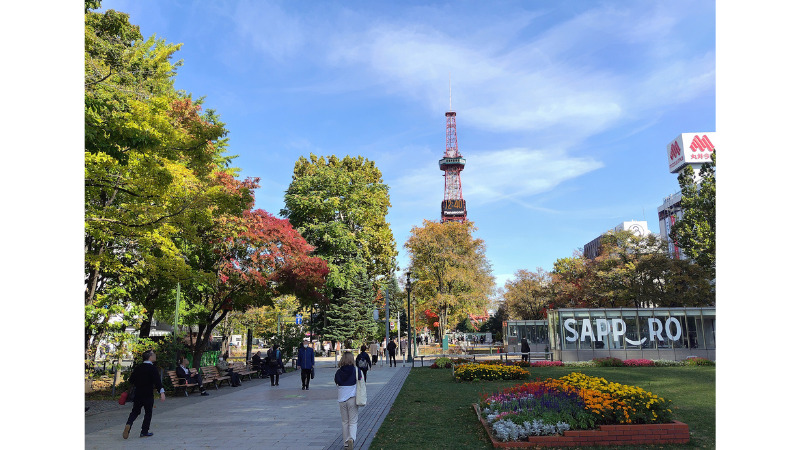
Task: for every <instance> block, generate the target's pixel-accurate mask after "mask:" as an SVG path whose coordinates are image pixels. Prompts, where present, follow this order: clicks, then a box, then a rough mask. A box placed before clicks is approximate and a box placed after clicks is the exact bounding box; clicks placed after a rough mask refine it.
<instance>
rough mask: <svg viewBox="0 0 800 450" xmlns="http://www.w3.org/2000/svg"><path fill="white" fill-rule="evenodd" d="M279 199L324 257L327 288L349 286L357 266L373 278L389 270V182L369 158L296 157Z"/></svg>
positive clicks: (391, 251) (391, 249) (391, 255)
mask: <svg viewBox="0 0 800 450" xmlns="http://www.w3.org/2000/svg"><path fill="white" fill-rule="evenodd" d="M284 200H285V208H283V209H282V210H281V212H280V214H281V216H283V217H286V218H288V219H289V222H290V223H291V224H292V226H294V227H295V228H296V229H297V230H298V231H299V232H300V234H301V235H303V237H304V238H305V239H306V240H307V241H308V243H310V244H311V245H313V246H314V247H315V250H314V255H315V256H319V257H321V258H323V259H324V260H325V261H327V262H328V266H329V268H330V271H331V272H330V275H329V276H328V286H329V288H331V289H332V288H339V289H343V288H348V287H349V285H350V283H351V282H353V280H355V279H356V278H357V277H358V276H359V275H358V274H359V273H360V272H361V271H362V270H364V271H365V272H366V274H367V277H368V279H369V280H370V281H372V282H376V281H377V279H378V278H379V277H386V276H389V275H390V274H391V273H392V272H393V271H394V266H395V257H396V256H397V251H396V250H395V242H394V237H393V235H392V230H391V228H389V224H388V223H387V222H386V214H387V213H388V210H389V207H390V206H391V203H390V202H389V187H388V186H387V185H386V184H384V183H383V178H382V175H381V171H380V170H379V169H378V168H377V166H375V163H374V162H372V161H370V160H368V159H366V158H364V157H361V156H359V157H357V158H354V157H350V156H346V157H344V158H343V159H339V158H337V157H336V156H329V157H328V158H327V160H326V159H325V158H324V157H317V156H315V155H314V154H311V155H310V158H309V159H306V158H304V157H301V158H300V159H299V160H298V161H297V162H296V163H295V166H294V174H293V175H292V182H291V184H290V185H289V188H288V189H287V190H286V195H285V196H284Z"/></svg>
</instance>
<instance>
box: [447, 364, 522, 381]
mask: <svg viewBox="0 0 800 450" xmlns="http://www.w3.org/2000/svg"><path fill="white" fill-rule="evenodd" d="M530 375H531V373H530V372H528V371H527V370H526V369H523V368H521V367H517V366H505V365H502V364H485V363H479V364H462V365H459V366H456V368H455V369H454V370H453V376H454V377H455V378H456V380H459V381H473V380H522V379H525V378H528V377H529V376H530Z"/></svg>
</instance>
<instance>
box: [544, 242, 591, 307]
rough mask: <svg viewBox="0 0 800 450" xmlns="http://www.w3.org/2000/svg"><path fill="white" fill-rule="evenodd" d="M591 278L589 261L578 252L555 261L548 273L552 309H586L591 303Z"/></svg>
mask: <svg viewBox="0 0 800 450" xmlns="http://www.w3.org/2000/svg"><path fill="white" fill-rule="evenodd" d="M592 277H593V272H592V271H591V270H590V268H589V261H588V260H587V259H586V258H584V257H583V256H582V255H581V254H580V253H579V252H575V253H574V254H573V255H572V257H569V258H559V259H557V260H556V261H555V262H554V263H553V270H552V272H551V273H550V279H551V289H552V291H551V292H552V295H553V307H554V308H588V307H589V305H590V304H591V302H592V289H591V288H590V287H589V285H590V282H591V280H592Z"/></svg>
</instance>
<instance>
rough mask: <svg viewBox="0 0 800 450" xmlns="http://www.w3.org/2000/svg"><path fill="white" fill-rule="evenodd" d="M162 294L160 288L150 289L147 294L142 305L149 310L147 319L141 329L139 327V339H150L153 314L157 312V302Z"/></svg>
mask: <svg viewBox="0 0 800 450" xmlns="http://www.w3.org/2000/svg"><path fill="white" fill-rule="evenodd" d="M159 292H161V289H160V288H154V289H150V290H149V291H148V292H147V296H146V297H145V299H144V302H143V303H142V305H143V306H144V307H145V308H146V309H147V318H146V319H145V320H143V321H142V325H141V327H139V337H140V338H148V337H150V328H151V327H152V324H153V314H155V312H156V308H155V306H153V305H154V304H155V300H156V298H158V294H159Z"/></svg>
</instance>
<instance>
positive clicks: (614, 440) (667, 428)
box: [472, 403, 689, 448]
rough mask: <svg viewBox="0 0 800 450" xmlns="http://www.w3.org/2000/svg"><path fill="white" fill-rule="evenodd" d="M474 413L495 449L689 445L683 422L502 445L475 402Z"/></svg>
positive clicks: (533, 438)
mask: <svg viewBox="0 0 800 450" xmlns="http://www.w3.org/2000/svg"><path fill="white" fill-rule="evenodd" d="M472 406H473V408H475V413H476V414H478V419H479V420H480V421H481V424H483V428H484V429H485V430H486V434H488V435H489V439H491V440H492V445H493V446H494V447H496V448H497V447H501V448H519V447H523V448H533V447H576V446H580V445H584V446H591V445H647V444H686V443H688V442H689V425H686V424H685V423H683V422H678V421H677V420H676V421H673V422H672V423H653V424H641V425H600V429H599V430H570V431H565V432H564V435H563V436H557V435H552V436H528V442H524V441H510V442H503V441H498V440H497V439H495V437H494V435H492V428H491V427H490V426H489V424H488V423H487V422H486V419H484V418H483V416H481V410H480V407H479V406H478V404H477V403H473V405H472Z"/></svg>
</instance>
